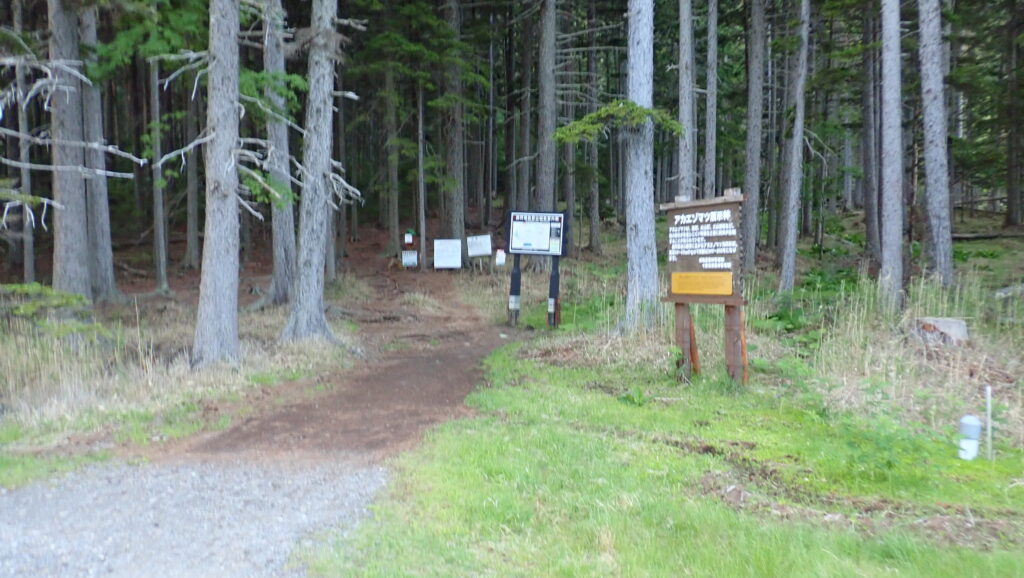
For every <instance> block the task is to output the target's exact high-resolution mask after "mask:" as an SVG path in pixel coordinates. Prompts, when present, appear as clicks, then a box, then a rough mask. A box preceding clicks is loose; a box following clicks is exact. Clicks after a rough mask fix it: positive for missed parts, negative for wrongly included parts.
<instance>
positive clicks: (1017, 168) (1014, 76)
mask: <svg viewBox="0 0 1024 578" xmlns="http://www.w3.org/2000/svg"><path fill="white" fill-rule="evenodd" d="M1006 9H1007V12H1008V13H1009V14H1010V21H1009V23H1008V24H1007V46H1006V65H1007V82H1006V90H1007V93H1006V117H1007V118H1006V120H1007V122H1006V126H1007V133H1006V225H1007V226H1009V227H1016V226H1019V225H1020V224H1021V223H1022V222H1024V194H1022V192H1021V186H1020V179H1021V155H1022V154H1024V151H1022V148H1024V147H1022V146H1021V144H1022V143H1021V141H1022V139H1021V130H1020V106H1021V105H1020V100H1021V96H1020V92H1021V86H1020V48H1019V47H1018V44H1019V43H1020V40H1019V39H1018V36H1019V35H1020V34H1021V15H1020V14H1019V9H1018V7H1017V1H1016V0H1007V2H1006Z"/></svg>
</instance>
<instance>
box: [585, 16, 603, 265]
mask: <svg viewBox="0 0 1024 578" xmlns="http://www.w3.org/2000/svg"><path fill="white" fill-rule="evenodd" d="M597 26H598V24H597V1H596V0H590V2H589V3H588V5H587V27H588V28H589V29H590V32H589V33H588V36H589V39H588V41H589V45H590V50H588V51H587V78H589V79H590V81H589V82H588V83H587V93H588V101H589V102H590V112H596V111H597V109H598V102H599V99H600V87H599V86H598V83H597ZM587 162H588V163H589V164H590V199H589V201H590V242H589V245H588V246H589V247H590V250H591V251H592V252H594V253H596V254H598V255H600V254H601V253H602V252H603V250H602V247H601V180H600V166H601V162H600V159H599V158H598V147H597V141H594V140H591V141H590V142H588V143H587Z"/></svg>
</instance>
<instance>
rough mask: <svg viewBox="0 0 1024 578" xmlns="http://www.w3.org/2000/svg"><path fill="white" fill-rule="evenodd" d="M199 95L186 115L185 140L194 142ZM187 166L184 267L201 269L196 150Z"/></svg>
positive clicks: (188, 159)
mask: <svg viewBox="0 0 1024 578" xmlns="http://www.w3.org/2000/svg"><path fill="white" fill-rule="evenodd" d="M199 98H200V97H199V95H198V94H197V95H196V96H195V97H190V98H189V101H188V114H187V115H185V140H186V141H188V142H192V141H194V140H196V138H198V137H199V113H200V110H201V109H200V107H199ZM185 157H186V159H187V160H186V163H187V164H186V165H185V198H186V205H187V213H188V215H187V217H186V224H185V258H184V260H183V261H182V265H183V266H184V267H185V268H186V269H196V268H198V267H199V158H200V157H199V154H198V152H197V151H195V150H191V151H189V152H188V153H187V154H186V155H185Z"/></svg>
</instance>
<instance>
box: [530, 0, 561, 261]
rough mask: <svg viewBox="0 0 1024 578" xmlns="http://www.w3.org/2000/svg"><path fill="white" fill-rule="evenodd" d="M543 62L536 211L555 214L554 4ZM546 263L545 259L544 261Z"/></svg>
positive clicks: (547, 12)
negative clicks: (553, 212)
mask: <svg viewBox="0 0 1024 578" xmlns="http://www.w3.org/2000/svg"><path fill="white" fill-rule="evenodd" d="M541 1H542V4H541V16H540V60H539V62H538V66H537V90H538V94H539V98H538V103H537V196H536V203H535V204H534V209H536V210H538V211H554V210H555V174H556V167H557V162H558V154H557V152H556V150H555V139H554V134H555V121H556V119H557V116H558V108H557V106H558V105H557V103H556V102H555V35H556V33H557V26H556V23H557V20H558V16H557V12H556V11H555V4H556V2H555V0H541ZM544 261H545V262H546V261H547V260H546V259H545V260H544Z"/></svg>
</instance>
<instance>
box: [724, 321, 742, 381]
mask: <svg viewBox="0 0 1024 578" xmlns="http://www.w3.org/2000/svg"><path fill="white" fill-rule="evenodd" d="M725 366H726V369H727V371H728V372H729V377H731V378H732V379H733V381H736V382H739V383H744V384H745V383H747V339H746V335H744V331H743V308H742V307H740V306H738V305H726V306H725Z"/></svg>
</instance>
